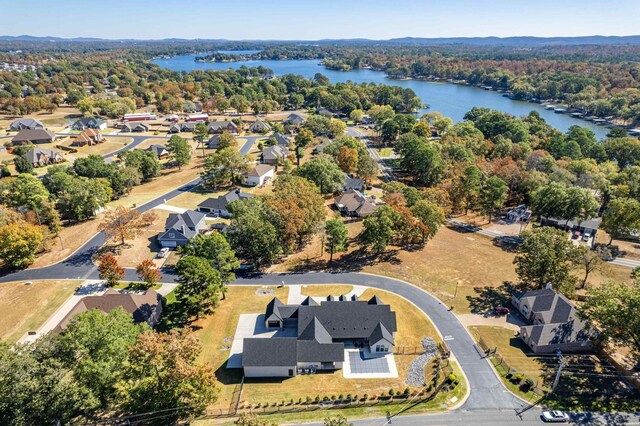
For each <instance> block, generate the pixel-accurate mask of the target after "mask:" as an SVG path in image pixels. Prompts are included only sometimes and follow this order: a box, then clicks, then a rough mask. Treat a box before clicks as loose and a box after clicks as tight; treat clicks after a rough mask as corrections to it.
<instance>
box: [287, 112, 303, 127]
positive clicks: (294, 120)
mask: <svg viewBox="0 0 640 426" xmlns="http://www.w3.org/2000/svg"><path fill="white" fill-rule="evenodd" d="M282 123H283V124H288V125H290V126H297V125H299V124H302V123H304V117H303V116H301V115H300V114H296V113H295V112H294V113H291V114H289V116H288V117H287V118H285V119H284V120H282Z"/></svg>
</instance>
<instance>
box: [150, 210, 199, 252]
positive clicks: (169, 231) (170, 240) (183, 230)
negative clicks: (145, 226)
mask: <svg viewBox="0 0 640 426" xmlns="http://www.w3.org/2000/svg"><path fill="white" fill-rule="evenodd" d="M206 217H207V215H206V214H204V213H200V212H196V211H193V210H187V211H186V212H184V213H181V214H177V213H171V214H170V215H169V217H167V221H166V222H165V224H164V229H165V230H164V232H162V233H160V234H159V235H158V243H160V245H161V246H162V247H170V248H174V247H178V246H184V245H185V244H187V243H188V242H189V240H190V239H191V238H193V237H195V236H196V235H198V234H199V233H200V231H202V230H203V229H205V227H206V223H205V218H206Z"/></svg>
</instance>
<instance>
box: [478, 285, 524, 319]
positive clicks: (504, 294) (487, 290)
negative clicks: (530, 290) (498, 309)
mask: <svg viewBox="0 0 640 426" xmlns="http://www.w3.org/2000/svg"><path fill="white" fill-rule="evenodd" d="M525 289H526V286H524V285H523V284H515V283H512V282H511V281H505V282H504V283H503V284H502V285H501V286H500V287H475V288H474V289H473V291H474V294H473V295H469V296H467V300H468V301H469V309H470V311H471V312H472V313H476V314H477V313H483V312H487V311H489V310H491V309H492V308H494V307H495V306H509V304H510V302H509V301H510V300H511V295H512V294H513V293H517V292H519V291H523V290H525Z"/></svg>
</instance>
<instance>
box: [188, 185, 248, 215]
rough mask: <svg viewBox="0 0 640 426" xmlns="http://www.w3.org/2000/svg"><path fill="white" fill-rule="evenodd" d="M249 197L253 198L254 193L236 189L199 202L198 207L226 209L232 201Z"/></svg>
mask: <svg viewBox="0 0 640 426" xmlns="http://www.w3.org/2000/svg"><path fill="white" fill-rule="evenodd" d="M247 198H253V195H252V194H248V193H246V192H243V191H242V190H241V189H235V190H231V191H229V192H227V193H226V194H224V195H220V196H218V197H217V198H207V199H206V200H204V201H203V202H201V203H200V204H198V208H201V207H203V208H206V209H212V210H226V209H227V206H228V205H229V203H231V202H232V201H237V200H246V199H247Z"/></svg>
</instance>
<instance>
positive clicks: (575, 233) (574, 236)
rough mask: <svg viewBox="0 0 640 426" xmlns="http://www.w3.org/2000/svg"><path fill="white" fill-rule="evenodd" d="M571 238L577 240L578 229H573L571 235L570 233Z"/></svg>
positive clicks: (578, 236)
mask: <svg viewBox="0 0 640 426" xmlns="http://www.w3.org/2000/svg"><path fill="white" fill-rule="evenodd" d="M571 238H573V239H574V240H577V239H579V238H580V231H573V235H571Z"/></svg>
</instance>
